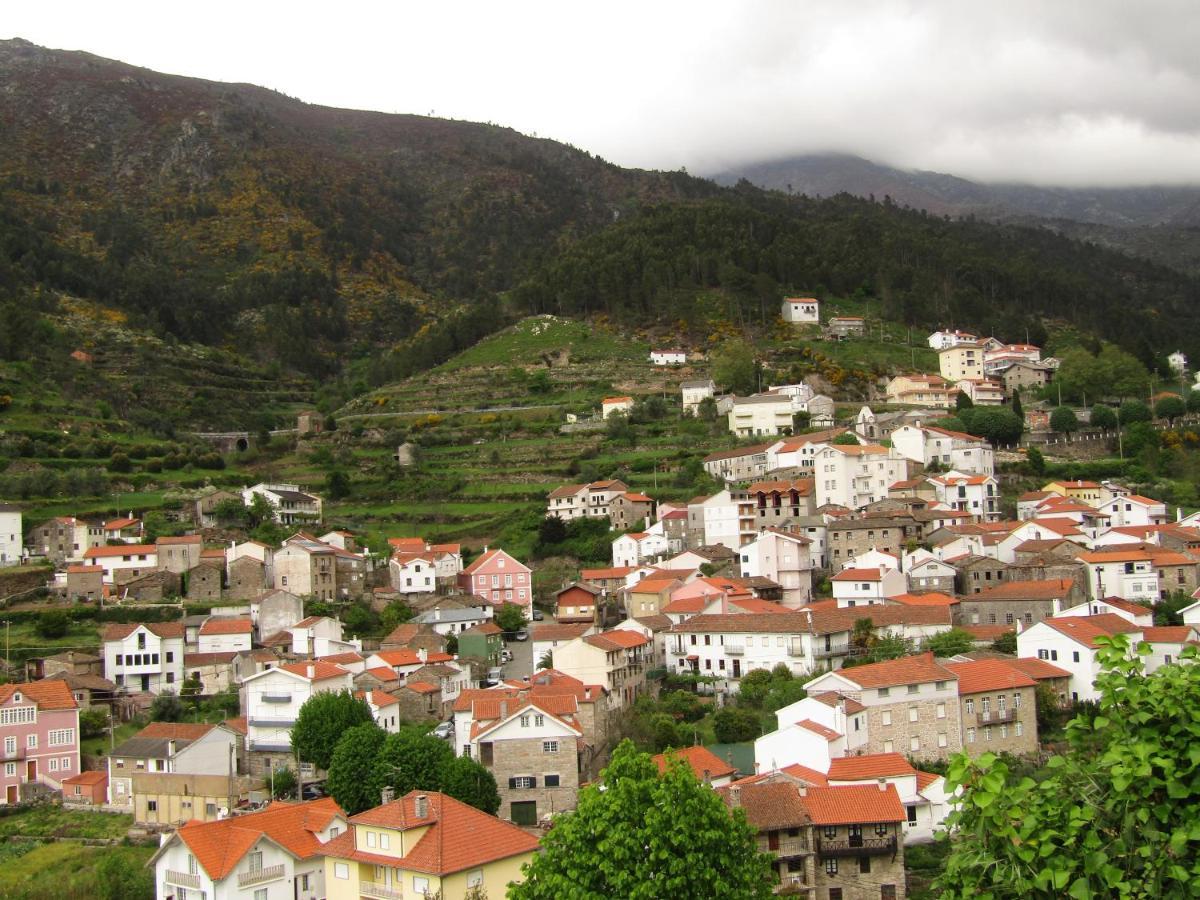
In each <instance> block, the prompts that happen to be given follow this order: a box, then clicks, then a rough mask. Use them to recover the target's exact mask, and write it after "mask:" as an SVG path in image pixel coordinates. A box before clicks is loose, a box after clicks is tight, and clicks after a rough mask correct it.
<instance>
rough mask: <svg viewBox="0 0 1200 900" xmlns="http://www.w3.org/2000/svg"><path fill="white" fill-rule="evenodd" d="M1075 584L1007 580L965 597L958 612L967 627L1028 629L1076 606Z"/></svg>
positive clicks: (1067, 580)
mask: <svg viewBox="0 0 1200 900" xmlns="http://www.w3.org/2000/svg"><path fill="white" fill-rule="evenodd" d="M1074 588H1075V582H1074V581H1072V580H1071V579H1069V578H1062V579H1054V580H1052V581H1008V582H1005V583H1003V584H1000V585H997V586H995V587H991V588H987V589H985V590H982V591H979V592H978V593H973V594H964V595H963V596H962V598H961V600H960V604H959V612H960V615H961V616H962V622H963V624H964V625H1012V626H1014V627H1015V626H1016V625H1017V623H1018V622H1019V623H1020V624H1021V627H1022V628H1028V627H1029V626H1030V625H1034V624H1036V623H1038V622H1041V621H1044V620H1045V619H1048V618H1050V617H1052V616H1054V615H1057V614H1058V612H1059V610H1062V609H1065V608H1067V607H1069V606H1072V605H1074V603H1075V598H1076V597H1077V594H1076V592H1075V590H1074Z"/></svg>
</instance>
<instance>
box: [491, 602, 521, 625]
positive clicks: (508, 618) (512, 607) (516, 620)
mask: <svg viewBox="0 0 1200 900" xmlns="http://www.w3.org/2000/svg"><path fill="white" fill-rule="evenodd" d="M495 618H496V625H497V626H499V628H500V630H501V631H506V632H513V631H520V630H521V629H522V628H524V627H525V625H526V624H527V623H526V621H525V613H524V611H523V608H522V607H520V606H518V605H517V604H515V603H505V604H504V605H503V606H501V607H500V608H499V609H498V610H496V616H495Z"/></svg>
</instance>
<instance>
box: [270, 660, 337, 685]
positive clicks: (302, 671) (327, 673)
mask: <svg viewBox="0 0 1200 900" xmlns="http://www.w3.org/2000/svg"><path fill="white" fill-rule="evenodd" d="M279 668H281V669H283V670H284V671H285V672H291V673H292V674H293V675H299V676H300V677H301V678H308V679H310V680H312V681H327V680H329V679H330V678H341V677H343V676H345V675H349V674H350V673H349V672H347V671H346V670H345V669H343V668H342V667H341V666H335V665H334V664H333V663H328V662H321V661H320V660H313V661H311V662H295V663H288V664H287V665H286V666H280V667H279ZM309 669H312V670H313V674H312V675H309V674H308V671H309Z"/></svg>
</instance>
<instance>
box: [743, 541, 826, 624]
mask: <svg viewBox="0 0 1200 900" xmlns="http://www.w3.org/2000/svg"><path fill="white" fill-rule="evenodd" d="M811 543H812V542H811V541H810V540H809V539H808V538H806V537H804V536H802V535H799V534H793V533H792V532H790V531H780V530H779V529H777V528H767V529H765V530H764V531H761V532H759V534H758V537H756V538H755V539H754V540H752V541H750V543H748V544H743V545H742V546H741V547H739V548H738V553H739V554H740V562H741V573H742V577H743V578H754V577H758V576H761V577H763V578H769V579H771V580H772V581H774V582H775V583H776V584H778V585H779V586H780V587H782V588H783V598H782V599H783V605H784V606H788V607H792V608H797V607H800V606H803V605H804V604H806V603H808V602H809V601H810V600H812V570H813V562H812V558H811V556H810V554H809V545H810V544H811Z"/></svg>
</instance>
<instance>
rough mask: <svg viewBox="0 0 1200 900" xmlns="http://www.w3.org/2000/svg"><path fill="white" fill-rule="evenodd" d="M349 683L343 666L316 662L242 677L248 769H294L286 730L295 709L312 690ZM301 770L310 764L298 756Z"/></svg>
mask: <svg viewBox="0 0 1200 900" xmlns="http://www.w3.org/2000/svg"><path fill="white" fill-rule="evenodd" d="M353 687H354V684H353V678H352V676H351V674H350V673H349V672H348V671H347V670H345V669H343V668H342V667H341V666H338V665H335V664H334V663H330V662H323V661H321V660H310V661H308V662H296V663H288V664H286V665H282V666H276V667H275V668H272V669H265V670H264V671H262V672H257V673H255V674H253V675H249V676H247V677H246V678H244V679H242V686H241V703H242V710H243V711H244V712H245V714H246V726H247V732H246V752H247V756H248V758H249V763H250V765H249V768H250V773H251V774H252V775H263V774H266V773H268V772H269V771H270V770H271V769H272V768H275V767H279V766H289V767H293V768H294V766H295V758H294V755H293V753H292V735H291V731H292V726H293V725H295V724H296V717H297V716H298V715H299V714H300V707H301V706H303V705H304V702H305V701H306V700H308V698H309V697H312V696H314V695H315V694H319V693H322V692H325V691H349V690H352V689H353ZM301 770H302V774H305V775H309V776H311V773H312V764H311V763H307V762H305V761H304V760H301Z"/></svg>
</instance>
